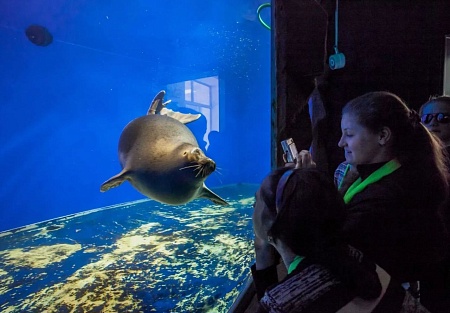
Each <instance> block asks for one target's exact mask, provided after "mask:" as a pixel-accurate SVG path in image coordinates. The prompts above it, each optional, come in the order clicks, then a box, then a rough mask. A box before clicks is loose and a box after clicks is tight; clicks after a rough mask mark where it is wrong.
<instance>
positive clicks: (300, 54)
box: [274, 0, 450, 171]
mask: <svg viewBox="0 0 450 313" xmlns="http://www.w3.org/2000/svg"><path fill="white" fill-rule="evenodd" d="M274 3H275V5H274V16H275V25H276V28H277V29H275V36H276V39H275V45H276V46H277V47H278V48H276V50H277V52H276V57H275V65H276V67H277V72H278V76H282V78H279V77H278V78H279V79H278V80H277V99H278V109H277V110H278V111H279V112H283V111H284V110H286V108H290V107H295V109H296V110H297V114H298V115H301V116H303V119H302V125H303V128H305V125H307V124H308V121H307V117H308V114H307V106H306V100H307V98H308V97H309V93H310V92H311V90H312V88H313V87H314V80H315V79H316V81H318V82H319V84H318V87H319V88H318V90H319V91H320V95H321V98H322V100H323V105H324V108H325V109H326V111H327V117H326V119H325V120H323V121H321V123H319V125H318V126H317V127H318V128H319V129H318V130H317V129H316V131H317V133H318V134H319V136H320V138H319V139H320V140H319V141H320V142H321V148H322V150H321V152H320V153H321V157H322V158H320V159H323V161H322V162H321V165H322V166H324V167H328V169H329V170H330V171H333V170H334V168H335V167H336V165H337V164H338V163H339V162H340V161H341V160H342V159H343V153H342V151H341V150H340V149H339V148H338V147H337V142H338V140H339V136H340V111H341V108H342V106H343V105H344V104H345V103H346V102H347V101H348V100H350V99H352V98H354V97H356V96H358V95H361V94H363V93H366V92H368V91H375V90H388V91H391V92H394V93H396V94H398V95H399V96H400V97H402V98H403V99H404V100H405V101H406V102H407V103H408V104H409V106H410V107H412V108H415V109H417V108H418V107H419V106H420V105H421V104H422V103H424V102H425V101H426V100H427V99H428V97H429V96H430V95H434V94H440V93H442V89H443V85H442V84H443V67H444V52H445V47H444V42H445V41H444V38H445V35H446V34H450V18H449V16H450V1H443V0H441V1H380V0H372V1H369V0H361V1H355V0H341V1H339V19H338V21H339V27H338V31H339V32H338V48H339V51H340V52H342V53H344V54H345V56H346V65H345V67H344V68H342V69H339V70H334V71H331V70H329V67H328V64H327V60H328V56H329V55H330V54H333V53H334V49H333V46H334V43H335V24H334V9H335V1H334V0H333V1H301V2H300V4H299V2H298V1H294V0H283V1H281V0H275V1H274ZM312 17H314V18H312ZM305 30H307V31H305ZM325 43H326V44H325ZM280 49H281V50H282V51H279V50H280ZM325 51H326V53H325ZM282 57H286V60H285V61H281V59H282ZM311 84H313V87H311ZM290 90H297V92H298V93H301V94H302V95H303V96H302V97H303V99H302V100H301V101H299V102H297V103H293V102H292V101H291V100H290V99H291V98H290V93H292V92H289V91H290ZM280 106H281V108H280ZM283 107H284V108H283ZM295 109H294V110H295ZM300 127H302V126H300ZM298 128H299V125H298V121H297V123H289V121H287V123H286V125H285V129H286V130H287V131H286V130H283V131H284V132H285V133H286V132H287V133H292V134H296V132H298V131H297V129H298ZM311 137H312V131H311V128H309V132H308V131H306V132H304V134H303V136H300V138H299V139H298V141H299V142H300V143H301V144H300V145H302V146H304V145H305V143H304V142H305V141H306V142H308V141H310V139H311ZM323 156H326V157H323Z"/></svg>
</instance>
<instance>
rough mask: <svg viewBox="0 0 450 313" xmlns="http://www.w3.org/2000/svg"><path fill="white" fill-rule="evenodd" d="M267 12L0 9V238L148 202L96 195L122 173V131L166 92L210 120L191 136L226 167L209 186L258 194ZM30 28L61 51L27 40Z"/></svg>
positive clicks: (215, 6) (166, 7)
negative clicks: (213, 134) (241, 187)
mask: <svg viewBox="0 0 450 313" xmlns="http://www.w3.org/2000/svg"><path fill="white" fill-rule="evenodd" d="M264 2H265V1H258V0H231V1H230V0H227V1H225V0H223V1H220V0H219V1H199V0H192V1H180V0H164V1H162V0H160V1H150V0H146V1H144V0H140V1H138V0H136V1H118V0H110V1H99V0H89V1H87V0H78V1H75V0H26V1H25V0H14V1H11V0H0V42H1V49H0V138H1V145H0V165H1V174H2V187H1V188H0V212H1V218H0V231H1V230H7V229H12V228H16V227H21V226H24V225H28V224H30V223H35V222H39V221H43V220H47V219H51V218H56V217H60V216H65V215H67V214H74V213H77V212H82V211H85V210H89V209H93V208H100V207H105V206H109V205H115V204H118V203H124V202H127V201H133V200H139V199H143V198H144V197H143V196H142V195H141V194H139V193H138V192H137V191H136V190H134V189H133V188H132V187H131V186H130V185H129V184H128V183H126V184H123V185H122V186H120V187H119V188H116V189H113V190H110V191H108V192H106V193H100V192H99V187H100V184H101V183H102V182H104V181H105V180H106V179H108V178H109V177H111V176H112V175H114V174H116V173H117V172H119V170H120V165H119V162H118V157H117V143H118V138H119V135H120V133H121V131H122V129H123V127H124V126H125V125H126V124H127V123H128V122H129V121H131V120H132V119H134V118H137V117H139V116H141V115H144V114H145V113H146V112H147V109H148V106H149V104H150V101H151V100H152V98H153V96H154V95H155V94H156V93H157V92H158V91H159V90H162V89H164V90H166V91H167V95H166V99H167V100H169V99H172V100H173V102H172V105H173V106H174V108H181V109H185V108H189V109H194V110H197V111H200V112H201V113H202V114H204V115H205V116H208V118H207V119H206V121H207V122H206V123H203V124H202V122H201V121H196V122H194V123H192V125H191V126H190V127H192V130H193V132H194V133H195V135H196V136H197V139H198V141H199V144H200V146H201V147H202V148H203V149H206V148H207V149H206V154H207V155H210V156H211V157H212V158H213V159H215V160H216V162H217V166H218V168H219V169H218V171H217V172H218V173H213V174H212V175H211V176H210V177H209V178H208V179H207V181H206V184H207V185H208V186H209V187H217V186H225V185H229V184H238V183H259V182H260V180H261V179H262V177H263V176H264V175H265V174H266V173H267V172H268V171H269V170H270V32H269V31H268V30H267V29H266V28H264V27H263V26H262V25H261V23H259V21H258V18H257V16H256V9H257V7H258V6H259V5H260V4H261V3H264ZM265 11H266V12H263V13H264V16H263V17H264V19H265V20H266V21H267V22H268V23H270V14H269V13H268V12H267V10H265ZM268 11H270V10H268ZM31 24H39V25H42V26H44V27H46V28H47V29H48V30H49V32H50V33H51V34H52V35H53V42H52V43H51V44H50V45H48V46H46V47H41V46H37V45H35V44H33V43H32V42H31V41H30V40H28V38H27V37H26V36H25V29H26V28H27V27H28V26H29V25H31ZM192 90H193V92H189V91H192ZM203 121H204V120H203ZM204 124H206V127H205V125H204ZM205 128H206V129H205ZM213 130H214V131H217V132H218V136H217V137H218V138H217V139H216V140H215V141H214V142H213V143H210V142H208V134H209V132H210V131H213Z"/></svg>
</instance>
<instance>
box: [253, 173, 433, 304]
mask: <svg viewBox="0 0 450 313" xmlns="http://www.w3.org/2000/svg"><path fill="white" fill-rule="evenodd" d="M346 217H347V211H346V208H345V205H344V202H343V199H342V196H341V195H340V194H339V193H338V191H337V189H336V188H335V186H334V184H333V181H332V180H331V179H330V178H329V177H328V176H327V175H326V174H325V173H322V172H320V171H319V170H317V169H314V168H302V169H293V168H288V167H284V168H281V169H278V170H275V171H273V172H272V173H271V174H270V175H269V176H267V177H266V178H265V179H264V181H263V183H262V184H261V186H260V188H259V190H258V191H257V193H256V202H255V205H254V213H253V228H254V232H255V251H256V263H255V265H253V266H252V275H253V279H254V283H255V286H256V289H257V295H258V299H260V307H259V312H321V313H327V312H330V313H331V312H360V313H363V312H400V311H401V310H402V309H403V310H404V311H402V312H427V311H426V309H424V308H423V307H422V306H421V305H420V304H418V303H417V302H416V301H415V300H414V298H413V297H412V296H411V295H410V294H409V293H408V292H406V291H405V290H404V289H403V288H402V287H401V286H400V283H398V282H395V281H394V280H393V279H392V278H391V277H390V275H389V274H388V273H387V272H386V271H384V270H383V269H382V268H380V267H379V266H377V265H376V264H374V263H372V262H370V261H368V260H367V259H366V258H365V257H364V255H363V254H362V253H361V252H360V251H358V250H356V249H354V248H352V247H350V246H348V245H347V244H346V243H345V242H344V241H343V240H342V236H341V235H342V227H343V224H344V223H345V220H346ZM273 249H276V251H277V252H278V253H279V255H280V256H281V258H282V260H283V263H284V265H285V266H286V268H287V270H288V274H287V276H286V277H285V278H284V279H283V280H282V281H281V282H278V278H277V269H276V263H277V262H276V258H274V257H273V256H274V255H275V254H274V253H273V251H271V250H273Z"/></svg>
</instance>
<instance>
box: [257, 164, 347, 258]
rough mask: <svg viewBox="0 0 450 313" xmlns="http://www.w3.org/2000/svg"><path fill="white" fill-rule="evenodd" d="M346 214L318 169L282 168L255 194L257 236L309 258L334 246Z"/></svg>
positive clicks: (328, 182) (329, 182) (267, 178)
mask: <svg viewBox="0 0 450 313" xmlns="http://www.w3.org/2000/svg"><path fill="white" fill-rule="evenodd" d="M345 218H346V210H345V208H344V203H343V200H342V196H341V195H340V194H339V193H338V191H337V189H336V187H335V186H334V183H333V181H332V179H331V178H329V177H328V176H327V175H326V174H325V173H323V172H321V171H319V170H317V169H292V168H286V167H284V168H280V169H278V170H275V171H273V172H272V173H271V174H269V175H268V176H267V177H266V178H265V179H264V181H263V183H262V184H261V187H260V188H259V190H258V192H257V193H256V203H255V210H254V214H253V223H254V229H255V233H256V235H257V236H259V237H261V238H263V239H267V236H270V237H272V238H273V240H274V241H276V240H282V241H283V242H284V243H285V244H286V245H287V246H289V247H290V248H291V249H292V251H293V252H295V253H296V254H298V255H303V256H308V255H311V254H314V253H315V252H316V251H317V250H321V249H322V248H324V247H326V246H328V245H330V244H333V243H334V242H335V241H336V240H338V237H339V236H340V232H341V229H342V225H343V223H344V221H345Z"/></svg>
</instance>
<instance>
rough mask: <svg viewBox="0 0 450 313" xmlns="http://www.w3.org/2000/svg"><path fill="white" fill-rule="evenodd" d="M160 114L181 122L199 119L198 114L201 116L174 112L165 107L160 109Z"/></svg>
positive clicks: (185, 122)
mask: <svg viewBox="0 0 450 313" xmlns="http://www.w3.org/2000/svg"><path fill="white" fill-rule="evenodd" d="M161 115H166V116H169V117H171V118H174V119H176V120H177V121H179V122H181V123H183V124H187V123H190V122H193V121H195V120H197V119H199V118H200V116H202V115H201V114H191V113H180V112H175V111H172V110H171V109H167V108H162V109H161Z"/></svg>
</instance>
